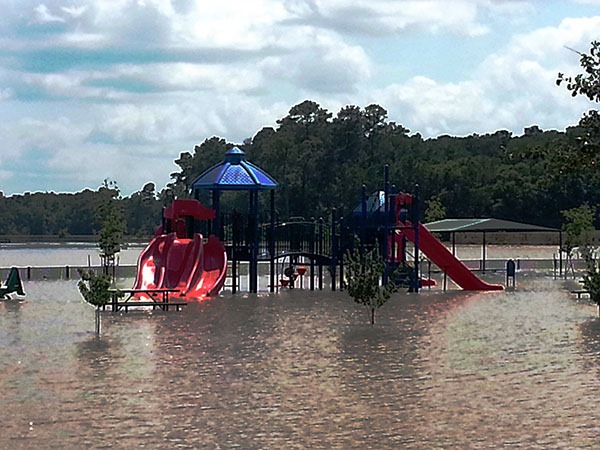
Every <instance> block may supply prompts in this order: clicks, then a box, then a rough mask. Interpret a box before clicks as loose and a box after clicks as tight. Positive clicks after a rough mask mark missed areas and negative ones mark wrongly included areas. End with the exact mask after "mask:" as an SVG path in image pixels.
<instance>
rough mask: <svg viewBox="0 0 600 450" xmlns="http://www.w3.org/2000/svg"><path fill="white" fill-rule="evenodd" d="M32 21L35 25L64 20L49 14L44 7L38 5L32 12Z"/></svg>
mask: <svg viewBox="0 0 600 450" xmlns="http://www.w3.org/2000/svg"><path fill="white" fill-rule="evenodd" d="M33 13H34V14H33V19H34V21H35V22H37V23H50V22H64V21H65V20H64V19H63V18H62V17H60V16H57V15H55V14H53V13H51V12H50V10H49V9H48V7H47V6H46V5H43V4H42V5H38V6H36V7H35V9H34V10H33Z"/></svg>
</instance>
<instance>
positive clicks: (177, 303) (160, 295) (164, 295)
mask: <svg viewBox="0 0 600 450" xmlns="http://www.w3.org/2000/svg"><path fill="white" fill-rule="evenodd" d="M108 291H109V293H110V296H111V301H110V303H107V304H106V305H104V306H103V307H102V309H103V310H104V309H106V306H108V305H110V306H111V308H112V310H113V311H119V310H120V309H122V308H124V309H125V312H128V311H129V308H131V307H134V306H152V310H153V311H154V310H155V309H156V308H160V309H162V310H163V311H168V310H169V307H171V306H173V307H175V308H176V310H177V311H180V310H181V307H182V306H185V305H187V302H185V301H183V300H169V295H171V294H179V292H180V291H179V289H109V290H108ZM136 294H143V295H147V296H148V297H150V298H151V299H152V300H151V301H144V300H140V301H137V300H131V299H132V298H133V297H134V296H135V295H136ZM125 296H126V298H125V300H123V301H119V299H120V298H121V297H125Z"/></svg>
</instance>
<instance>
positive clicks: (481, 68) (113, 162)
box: [0, 0, 600, 195]
mask: <svg viewBox="0 0 600 450" xmlns="http://www.w3.org/2000/svg"><path fill="white" fill-rule="evenodd" d="M0 11H1V12H2V13H1V14H0V191H2V192H4V194H5V195H11V194H15V193H23V192H27V191H29V192H37V191H54V192H77V191H80V190H82V189H85V188H92V189H96V188H97V187H98V186H100V185H101V184H102V180H104V179H105V178H110V179H111V180H114V181H116V182H117V183H118V184H119V186H120V187H121V189H122V191H123V194H125V195H129V194H130V193H131V192H134V191H137V190H139V189H141V187H142V186H143V185H144V184H145V183H146V182H148V181H152V182H154V183H156V185H157V188H158V189H159V190H160V189H161V188H162V187H164V185H165V184H166V183H167V182H168V181H169V174H170V173H171V172H173V171H175V170H177V166H176V165H174V163H173V160H174V159H176V158H177V157H178V155H179V153H180V152H182V151H190V152H191V151H193V148H194V145H196V144H200V143H201V142H203V141H204V140H205V139H207V138H209V137H211V136H219V137H222V138H224V139H226V140H227V141H228V142H234V143H240V142H242V141H243V140H244V139H245V138H248V137H252V136H254V135H255V134H256V133H257V132H258V131H259V130H260V129H261V128H262V127H264V126H276V123H275V121H276V120H277V119H279V118H282V117H284V116H285V115H286V114H287V113H288V111H289V109H290V108H291V107H292V106H294V105H296V104H297V103H300V102H301V101H303V100H305V99H310V100H314V101H316V102H317V103H319V104H320V105H321V106H322V107H324V108H326V109H328V110H329V111H330V112H332V113H334V114H336V113H337V112H338V111H339V110H340V108H341V107H343V106H345V105H350V104H352V105H358V106H360V107H365V106H367V105H369V104H372V103H376V104H378V105H381V106H382V107H384V108H385V109H387V111H388V117H389V120H391V121H395V122H397V123H399V124H402V125H404V126H405V127H407V128H408V129H410V130H411V132H412V133H420V134H421V135H423V136H424V137H435V136H439V135H441V134H450V135H454V136H464V135H469V134H472V133H479V134H484V133H490V132H494V131H496V130H499V129H507V130H510V131H512V132H513V134H514V135H520V134H522V133H523V128H524V127H528V126H531V125H534V124H535V125H539V126H540V127H541V128H542V129H558V130H564V129H565V128H566V127H568V126H570V125H573V124H575V123H577V121H578V120H579V118H580V117H581V114H582V113H583V112H584V111H587V110H588V109H590V108H592V107H594V105H592V104H591V103H589V102H588V101H587V100H585V99H583V98H577V99H572V98H571V97H570V95H569V93H568V92H567V91H566V90H565V89H564V87H557V86H556V85H555V80H556V75H557V73H558V72H565V73H567V74H576V73H578V72H579V71H580V67H579V56H578V55H577V53H575V52H573V51H571V50H569V49H568V48H571V49H575V50H578V51H587V50H588V49H589V47H590V42H591V41H592V40H597V39H600V34H599V30H600V0H556V1H554V0H539V1H535V0H532V1H519V0H510V1H500V0H471V1H460V0H446V1H404V0H220V1H214V0H43V1H39V0H0Z"/></svg>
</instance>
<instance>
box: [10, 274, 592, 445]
mask: <svg viewBox="0 0 600 450" xmlns="http://www.w3.org/2000/svg"><path fill="white" fill-rule="evenodd" d="M26 290H27V292H28V297H27V300H26V301H25V302H22V303H13V302H2V303H0V341H1V342H2V346H0V395H1V398H2V408H1V409H0V420H1V421H2V423H3V427H4V429H3V433H2V434H1V435H0V448H107V447H116V448H134V447H135V448H137V447H140V446H145V447H147V448H178V447H179V448H244V449H254V448H256V449H262V448H343V449H346V448H485V447H488V448H490V447H491V448H496V447H502V446H506V447H524V448H585V447H587V448H597V447H598V445H599V444H600V437H599V436H600V433H599V428H598V427H597V423H598V422H599V419H600V408H599V406H600V396H599V394H598V393H597V388H598V384H599V383H598V375H599V368H600V366H599V364H598V353H599V351H600V342H599V333H600V325H599V323H600V322H599V321H598V320H597V319H596V318H595V315H596V310H595V308H594V307H592V306H590V305H589V304H587V303H585V302H580V303H578V302H577V301H576V300H575V299H573V298H571V297H570V296H569V294H568V293H567V292H566V291H564V290H563V289H562V285H561V283H560V282H554V281H552V280H548V279H542V278H530V279H525V280H523V281H521V283H520V285H519V290H517V291H516V292H494V293H465V292H460V291H452V292H446V293H442V292H435V291H425V292H423V293H422V294H418V295H415V294H405V293H400V294H398V295H396V296H395V297H394V298H393V299H392V300H391V301H390V303H388V304H387V305H385V306H384V308H383V309H382V310H381V311H380V313H379V315H378V323H377V324H376V325H375V326H374V327H371V326H369V325H367V324H366V321H367V316H366V314H365V313H364V311H362V310H361V309H358V307H357V306H355V305H354V304H353V303H352V301H351V300H350V299H348V298H347V297H346V295H345V294H344V293H340V292H335V293H332V292H328V291H323V292H309V291H305V290H294V291H286V292H282V293H280V294H277V295H262V296H254V295H238V296H231V295H226V296H222V297H219V298H216V299H213V300H211V301H207V302H204V303H197V304H191V305H188V306H187V307H186V308H184V310H183V311H181V312H168V313H164V312H154V313H150V312H136V313H130V314H114V315H113V314H112V313H108V312H107V313H105V314H104V316H103V328H104V333H103V334H102V336H101V337H100V338H96V337H95V335H94V334H93V333H92V330H93V327H94V318H93V310H92V308H91V307H89V306H87V305H85V304H84V303H83V302H82V300H81V299H80V297H79V294H78V293H77V289H76V286H75V283H74V282H67V281H60V282H30V283H28V284H27V286H26Z"/></svg>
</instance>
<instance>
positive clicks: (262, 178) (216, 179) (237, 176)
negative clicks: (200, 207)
mask: <svg viewBox="0 0 600 450" xmlns="http://www.w3.org/2000/svg"><path fill="white" fill-rule="evenodd" d="M245 155H246V153H245V152H244V151H243V150H240V149H239V148H237V147H233V148H232V149H231V150H229V151H227V152H226V153H225V159H224V160H223V161H222V162H220V163H219V164H216V165H215V166H213V167H211V168H210V169H208V170H206V171H204V172H203V173H202V174H200V175H199V176H198V177H197V178H196V179H195V180H194V182H193V183H192V191H193V193H194V198H196V199H199V196H200V195H199V192H200V191H202V190H210V191H212V208H213V209H214V210H215V211H216V213H217V217H216V219H215V224H214V229H215V234H216V235H217V237H219V238H220V239H222V238H223V227H222V223H221V205H220V196H221V192H222V191H248V193H249V221H248V223H249V224H251V226H250V230H249V232H250V234H251V238H250V239H249V242H248V244H249V249H248V250H249V255H247V256H248V258H247V259H248V261H249V262H250V286H249V287H250V292H252V293H256V292H257V291H258V247H259V234H258V193H259V192H260V191H270V192H271V227H272V228H273V227H274V221H275V189H276V188H277V182H276V181H275V180H274V179H273V178H272V177H271V176H270V175H269V174H267V173H266V172H265V171H264V170H262V169H261V168H259V167H258V166H256V165H254V164H252V163H250V162H248V161H246V160H245ZM274 246H275V245H274V242H273V239H272V238H271V239H270V242H269V252H270V253H271V254H273V252H274ZM230 258H232V261H233V270H234V271H235V270H236V261H235V258H236V254H235V249H232V250H231V252H230ZM271 266H272V267H271V289H273V286H274V285H275V281H274V273H275V270H274V267H273V266H274V262H273V260H272V262H271ZM233 279H234V280H235V279H236V275H235V274H234V275H233ZM235 289H236V286H235V283H234V285H233V292H234V293H235Z"/></svg>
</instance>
